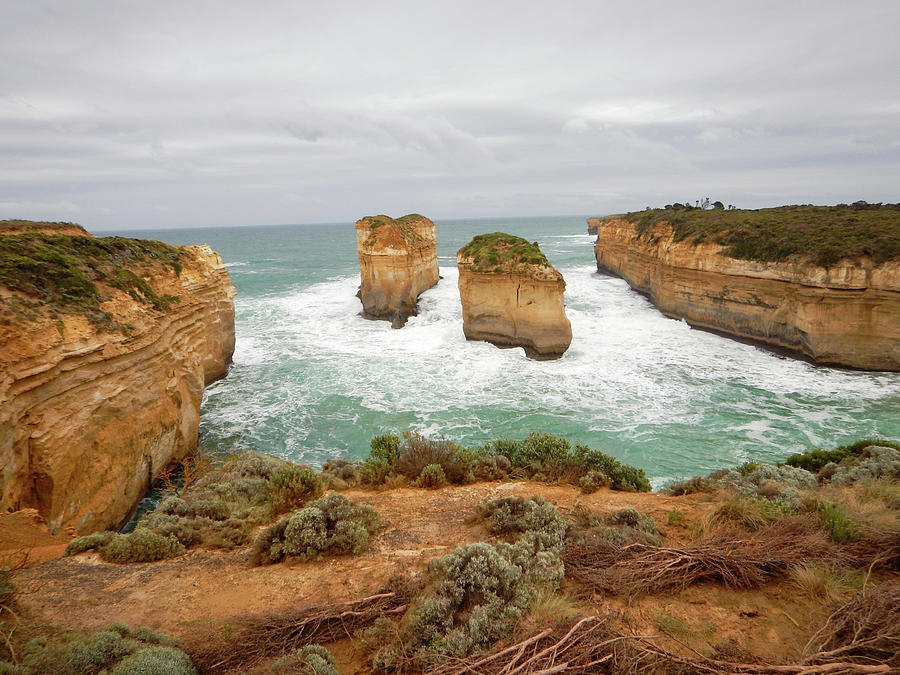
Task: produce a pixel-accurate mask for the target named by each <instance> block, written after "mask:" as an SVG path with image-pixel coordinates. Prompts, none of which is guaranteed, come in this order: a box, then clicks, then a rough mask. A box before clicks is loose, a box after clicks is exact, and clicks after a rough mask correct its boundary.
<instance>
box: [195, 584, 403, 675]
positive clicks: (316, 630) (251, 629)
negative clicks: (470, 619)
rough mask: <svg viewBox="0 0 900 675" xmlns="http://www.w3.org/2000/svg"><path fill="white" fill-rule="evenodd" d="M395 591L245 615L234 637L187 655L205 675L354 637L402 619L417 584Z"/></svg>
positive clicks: (213, 641) (214, 641)
mask: <svg viewBox="0 0 900 675" xmlns="http://www.w3.org/2000/svg"><path fill="white" fill-rule="evenodd" d="M393 588H394V590H390V591H384V592H381V593H377V594H375V595H371V596H369V597H366V598H362V599H360V600H352V601H349V602H338V603H331V604H327V605H313V606H310V607H305V608H303V609H297V610H289V611H286V612H279V613H277V614H269V615H262V616H252V617H241V618H240V619H237V620H236V621H234V622H233V625H234V626H235V635H234V637H232V638H229V639H228V640H222V639H218V640H217V639H215V638H213V639H207V640H205V641H203V643H202V644H198V645H197V646H196V648H190V647H188V649H187V651H188V653H189V654H190V656H191V658H192V659H193V660H194V663H196V664H197V665H198V666H199V667H200V668H201V670H202V671H203V672H224V671H230V670H234V669H236V668H239V667H240V668H244V669H246V668H247V667H248V666H251V665H253V664H256V663H259V662H260V661H263V660H264V659H266V658H270V657H275V656H281V655H283V654H289V653H291V652H292V651H294V650H295V649H299V648H301V647H304V646H306V645H309V644H314V643H321V644H327V643H329V642H334V641H335V640H340V639H343V638H345V637H350V636H351V635H352V634H353V633H354V632H355V631H357V630H359V629H360V628H363V627H365V626H368V625H369V624H371V623H372V622H373V621H375V619H377V618H378V617H380V616H397V615H402V614H403V612H405V611H406V607H407V603H408V602H409V599H410V597H411V596H412V583H410V582H408V581H406V580H403V581H401V582H398V583H395V584H393Z"/></svg>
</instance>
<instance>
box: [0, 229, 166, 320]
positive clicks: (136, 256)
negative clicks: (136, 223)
mask: <svg viewBox="0 0 900 675" xmlns="http://www.w3.org/2000/svg"><path fill="white" fill-rule="evenodd" d="M19 222H21V221H16V223H19ZM26 225H27V222H26V223H25V224H23V225H22V226H21V229H22V230H23V231H22V232H21V233H18V234H5V235H0V285H3V286H5V287H7V288H9V289H10V290H12V291H14V292H16V294H17V295H18V296H19V297H18V298H16V299H15V300H12V299H7V300H6V301H5V304H6V305H8V306H9V308H10V310H13V311H14V313H16V314H17V315H20V316H24V317H26V318H29V317H30V318H36V316H37V314H36V313H35V310H38V311H41V310H46V311H49V312H50V313H51V314H56V313H58V312H66V313H83V314H84V315H85V316H87V317H88V319H90V320H91V321H93V322H95V323H105V322H107V321H109V316H108V315H107V314H106V313H105V312H103V311H101V309H100V303H101V302H102V301H103V300H105V299H107V298H106V296H105V293H104V290H106V289H109V288H116V289H119V290H121V291H124V292H126V293H128V294H129V295H130V296H131V297H132V298H134V299H135V300H136V301H138V302H141V303H146V304H149V305H152V307H153V308H154V309H156V310H159V311H165V310H166V309H168V308H169V306H171V305H172V304H173V303H175V302H177V301H178V298H177V297H176V296H173V295H157V294H156V293H155V292H154V291H153V289H152V288H151V287H150V285H149V284H148V283H147V281H146V280H144V279H143V278H142V276H141V275H140V274H139V273H138V272H140V271H141V268H142V267H146V266H149V265H151V264H153V263H158V264H162V265H165V266H168V267H171V268H172V270H173V272H174V273H175V274H176V275H177V274H180V273H181V267H182V264H181V258H182V256H183V252H182V251H181V250H180V249H178V248H175V247H173V246H169V245H168V244H164V243H162V242H159V241H145V240H141V239H128V238H125V237H90V236H83V235H77V234H48V233H45V232H34V231H27V230H34V229H38V228H41V227H44V228H46V227H52V226H59V227H61V228H69V229H71V228H72V227H74V226H73V225H71V224H67V223H31V224H30V225H31V227H26ZM104 287H106V289H105V288H104ZM22 306H24V307H27V308H28V309H30V310H31V311H30V312H29V311H25V312H22V311H19V312H15V309H16V308H17V307H19V308H20V310H21V307H22Z"/></svg>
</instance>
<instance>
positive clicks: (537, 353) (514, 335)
mask: <svg viewBox="0 0 900 675" xmlns="http://www.w3.org/2000/svg"><path fill="white" fill-rule="evenodd" d="M456 264H457V266H458V267H459V295H460V300H461V301H462V309H463V332H464V333H465V335H466V338H467V339H469V340H484V341H486V342H490V343H492V344H494V345H497V346H498V347H522V348H523V349H524V350H525V355H526V356H528V358H531V359H537V360H550V359H558V358H559V357H561V356H562V355H563V354H564V353H565V351H566V350H567V349H568V348H569V344H571V342H572V326H571V324H570V323H569V319H568V318H566V311H565V299H564V292H565V289H566V282H565V280H564V279H563V277H562V274H560V273H559V272H558V271H557V270H556V269H554V268H553V266H552V265H550V263H549V262H548V261H547V258H546V256H545V255H544V254H543V253H542V252H541V249H540V248H539V247H538V245H537V243H529V242H528V241H526V240H525V239H522V238H521V237H516V236H513V235H510V234H506V233H504V232H494V233H492V234H482V235H478V236H477V237H475V238H474V239H473V240H472V241H470V242H469V243H468V244H466V245H465V246H463V247H462V248H461V249H459V251H458V252H457V254H456Z"/></svg>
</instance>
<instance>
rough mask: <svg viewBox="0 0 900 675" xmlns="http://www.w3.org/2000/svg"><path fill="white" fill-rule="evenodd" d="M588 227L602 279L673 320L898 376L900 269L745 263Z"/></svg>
mask: <svg viewBox="0 0 900 675" xmlns="http://www.w3.org/2000/svg"><path fill="white" fill-rule="evenodd" d="M588 224H589V227H591V226H594V227H596V228H597V229H598V236H597V243H596V244H595V246H594V252H595V256H596V258H597V268H598V270H601V271H605V272H609V273H612V274H615V275H616V276H620V277H622V278H623V279H625V280H626V281H627V282H628V283H629V285H630V286H631V287H632V288H634V289H635V290H637V291H640V292H641V293H644V294H646V295H647V296H648V297H649V298H650V300H651V301H652V302H653V303H654V304H655V305H656V306H657V307H658V308H659V309H660V310H661V311H662V312H663V313H664V314H666V315H667V316H671V317H674V318H678V319H684V320H685V321H687V322H688V323H689V324H690V325H692V326H695V327H698V328H705V329H711V330H715V331H720V332H722V333H725V334H728V335H733V336H735V337H738V338H742V339H749V340H754V341H758V342H761V343H765V344H768V345H772V346H775V347H779V348H784V349H787V350H789V351H792V352H795V353H798V354H800V355H803V356H805V357H807V358H809V359H811V360H813V361H815V362H817V363H823V364H832V365H841V366H848V367H852V368H860V369H864V370H890V371H897V370H900V261H897V260H890V261H887V262H884V263H881V264H879V265H876V264H875V263H874V262H873V261H872V260H871V258H868V257H867V256H860V257H854V258H844V259H842V260H840V261H838V262H837V263H836V264H835V265H832V266H830V267H822V266H819V265H816V264H813V263H812V262H811V261H810V260H809V259H804V258H794V259H790V260H788V261H785V262H761V261H755V260H739V259H736V258H731V257H728V256H726V255H723V254H721V253H720V251H721V250H722V247H721V246H720V245H718V244H712V243H703V244H694V243H691V242H689V241H681V242H675V241H673V233H672V229H671V227H670V226H669V225H668V224H667V223H665V222H660V223H658V224H657V225H656V226H655V227H654V229H653V231H652V232H650V233H649V235H648V236H644V237H642V238H640V239H639V238H637V237H636V236H635V225H634V224H633V223H631V222H629V221H627V220H624V219H622V218H616V217H614V216H611V217H608V218H589V219H588Z"/></svg>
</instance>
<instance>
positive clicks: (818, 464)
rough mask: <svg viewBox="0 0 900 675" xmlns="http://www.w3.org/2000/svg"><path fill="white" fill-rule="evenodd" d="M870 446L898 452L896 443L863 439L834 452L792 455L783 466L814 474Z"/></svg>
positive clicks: (824, 451)
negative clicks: (827, 465)
mask: <svg viewBox="0 0 900 675" xmlns="http://www.w3.org/2000/svg"><path fill="white" fill-rule="evenodd" d="M871 445H877V446H881V447H887V448H893V449H894V450H900V444H898V443H892V442H890V441H879V440H872V439H863V440H860V441H856V442H855V443H850V444H848V445H841V446H839V447H837V448H835V449H834V450H822V449H821V448H814V449H812V450H809V451H807V452H803V453H798V454H794V455H791V456H790V457H788V458H787V460H786V461H785V464H787V465H788V466H794V467H798V468H801V469H806V470H807V471H810V472H812V473H816V472H818V471H819V470H820V469H822V468H823V467H824V466H825V465H826V464H829V463H831V462H834V463H835V464H838V463H840V462H842V461H843V460H845V459H848V458H850V457H855V456H856V455H859V454H862V452H863V450H865V449H866V448H867V447H869V446H871Z"/></svg>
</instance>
